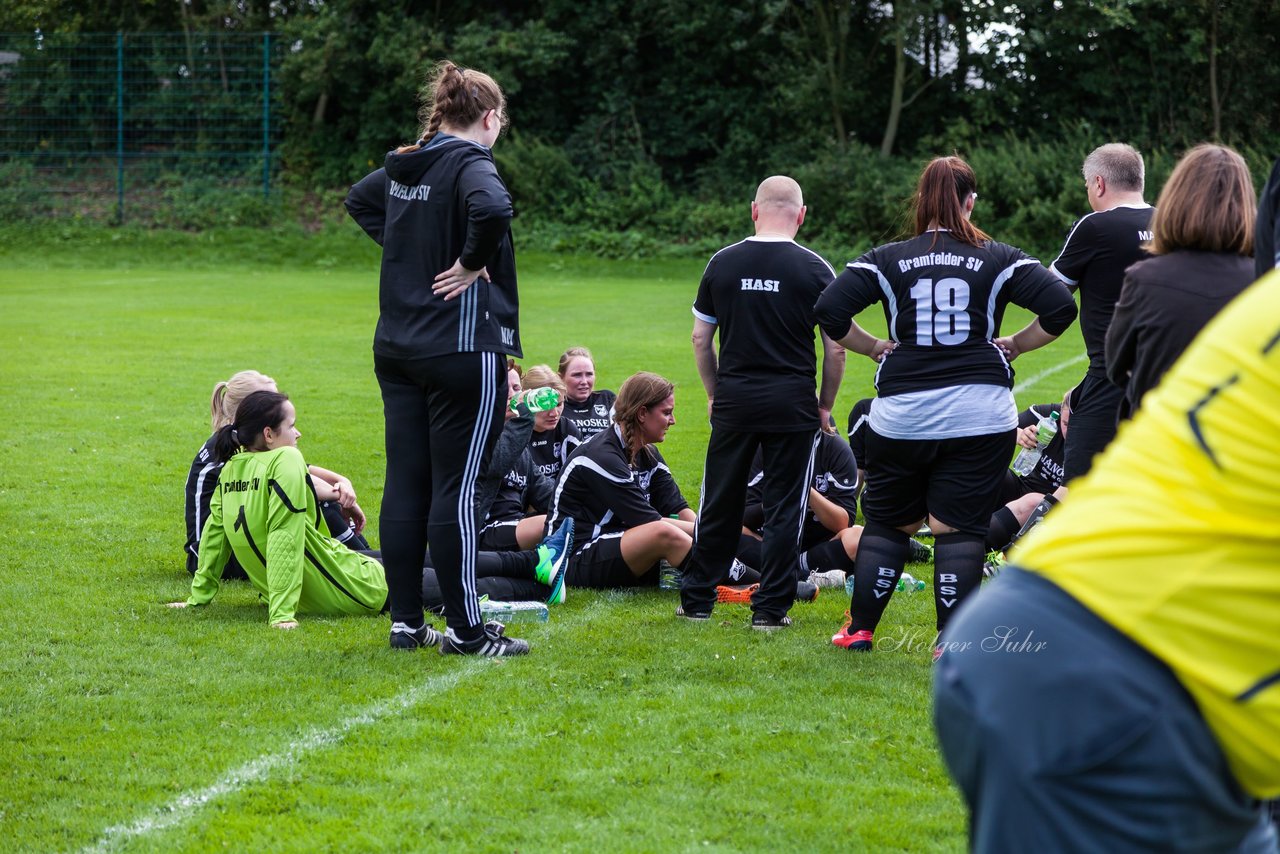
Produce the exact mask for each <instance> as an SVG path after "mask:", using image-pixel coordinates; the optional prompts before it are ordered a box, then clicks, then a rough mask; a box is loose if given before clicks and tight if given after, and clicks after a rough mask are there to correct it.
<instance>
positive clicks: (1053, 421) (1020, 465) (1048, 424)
mask: <svg viewBox="0 0 1280 854" xmlns="http://www.w3.org/2000/svg"><path fill="white" fill-rule="evenodd" d="M1057 434H1058V413H1056V412H1051V413H1049V414H1048V415H1046V416H1045V417H1044V418H1041V419H1040V424H1039V425H1038V426H1037V427H1036V446H1035V447H1034V448H1019V449H1018V455H1017V456H1016V457H1014V458H1013V466H1012V468H1013V473H1014V474H1016V475H1018V476H1019V477H1026V476H1027V475H1029V474H1031V472H1033V471H1034V470H1035V467H1036V463H1038V462H1040V455H1041V454H1043V453H1044V449H1045V448H1047V447H1049V443H1050V442H1052V441H1053V437H1054V436H1056V435H1057Z"/></svg>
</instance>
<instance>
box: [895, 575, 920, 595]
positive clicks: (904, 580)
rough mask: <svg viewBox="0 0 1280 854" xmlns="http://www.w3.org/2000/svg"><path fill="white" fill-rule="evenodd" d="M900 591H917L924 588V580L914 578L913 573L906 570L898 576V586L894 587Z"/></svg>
mask: <svg viewBox="0 0 1280 854" xmlns="http://www.w3.org/2000/svg"><path fill="white" fill-rule="evenodd" d="M894 589H895V590H898V591H899V592H904V591H905V592H907V593H915V592H916V591H917V590H923V589H924V582H923V581H921V580H920V579H918V578H913V577H912V575H911V573H909V572H904V573H902V575H901V577H899V578H898V584H897V587H895V588H894Z"/></svg>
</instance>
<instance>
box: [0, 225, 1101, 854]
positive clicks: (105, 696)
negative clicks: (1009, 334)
mask: <svg viewBox="0 0 1280 854" xmlns="http://www.w3.org/2000/svg"><path fill="white" fill-rule="evenodd" d="M145 243H146V241H145V240H144V241H141V244H142V245H140V248H137V250H136V251H131V252H129V253H121V252H120V251H117V250H112V249H111V248H110V247H107V248H102V247H101V246H98V247H90V248H89V249H85V248H84V247H82V246H78V245H77V244H75V243H74V242H70V243H68V244H67V245H65V246H64V247H63V249H64V251H60V252H51V251H49V248H48V246H45V247H43V248H41V249H30V250H25V251H24V249H25V248H24V247H22V246H14V245H10V246H9V247H8V248H7V249H5V250H3V252H2V253H0V262H2V264H0V362H2V363H3V365H4V368H3V372H2V375H0V419H3V422H4V424H5V437H6V440H5V442H4V443H3V446H2V447H0V530H3V531H4V532H5V537H4V545H3V555H4V561H3V564H4V574H3V580H2V582H0V584H2V585H3V587H2V590H3V604H2V605H0V721H3V724H2V725H0V840H3V842H2V843H0V844H2V845H3V847H4V848H5V849H6V850H32V851H45V850H86V849H95V850H107V849H126V850H166V851H167V850H208V849H211V848H214V847H222V848H227V849H229V850H245V849H262V850H268V849H269V850H303V849H305V850H327V849H341V850H379V849H381V850H385V849H392V848H394V849H397V850H445V849H451V850H466V851H473V850H493V851H514V850H520V851H545V850H606V851H614V850H622V851H668V850H694V849H696V850H699V851H704V850H721V851H730V850H748V849H753V850H779V849H783V848H790V849H793V850H798V851H809V850H835V849H845V848H847V849H852V850H888V851H894V850H897V851H924V850H960V849H962V848H963V847H964V840H965V819H964V812H963V809H962V806H961V803H960V800H959V798H958V797H957V795H956V794H955V792H954V790H953V789H952V788H951V786H950V784H949V782H948V780H947V777H946V774H945V772H944V770H943V767H942V765H941V762H940V759H939V757H938V755H937V751H936V747H935V744H934V739H933V734H932V728H931V725H930V722H929V679H930V657H929V653H928V644H929V641H930V640H931V637H932V624H933V614H932V610H933V609H932V596H931V594H930V593H929V592H927V591H926V592H924V593H921V594H916V595H912V596H907V595H899V596H897V597H895V598H894V600H893V602H892V604H891V605H890V608H889V610H888V612H887V614H886V617H885V622H884V623H883V624H882V627H881V631H880V633H879V637H880V639H881V648H880V649H879V650H878V651H877V652H876V653H874V654H872V655H863V656H857V655H851V654H848V653H845V652H843V651H841V650H837V649H835V648H833V647H831V646H830V644H829V643H828V639H829V637H830V635H831V634H832V632H833V631H834V630H835V629H836V628H837V627H838V625H839V622H840V617H841V614H842V612H843V611H844V610H845V608H846V607H847V601H846V600H845V598H844V597H843V595H833V594H832V591H825V592H824V595H823V596H822V597H821V598H820V599H819V600H818V601H817V602H816V603H813V604H810V605H797V606H796V608H795V609H794V610H793V612H792V614H793V617H794V618H795V619H796V625H795V626H794V627H793V629H791V630H790V631H787V632H784V633H781V634H779V635H777V636H767V637H760V636H758V635H757V633H753V632H750V631H749V630H747V628H746V626H747V622H748V615H749V611H748V610H747V609H745V608H743V607H740V606H722V607H721V608H719V609H718V610H717V612H716V618H715V619H714V620H713V621H712V622H711V623H710V624H707V625H686V624H683V623H678V622H677V621H676V620H675V619H673V618H672V611H673V609H674V607H675V604H676V603H675V600H674V598H673V595H672V594H669V593H663V592H659V591H645V592H637V593H630V594H622V593H593V592H588V591H578V590H572V591H570V596H569V601H568V603H567V604H566V605H564V606H563V607H559V608H557V609H555V611H554V613H553V615H552V619H551V621H550V622H549V623H546V624H542V625H537V626H533V627H529V628H525V627H523V626H521V627H520V631H518V632H517V631H514V630H513V634H518V635H521V636H524V637H527V638H528V639H529V640H530V641H531V642H532V644H533V647H534V649H533V654H532V655H531V656H530V657H528V658H527V659H523V660H512V661H496V662H494V661H472V660H467V661H457V660H452V659H444V658H442V657H440V656H438V655H434V654H415V655H407V654H393V653H392V652H391V651H390V650H388V649H387V630H388V625H389V624H388V621H387V619H386V618H385V617H382V618H372V619H360V618H346V619H316V618H311V619H307V618H304V621H303V623H302V626H301V627H300V628H299V629H298V630H297V631H294V632H287V633H281V632H276V631H272V630H270V629H269V628H268V627H267V625H266V612H265V608H264V607H263V606H260V605H259V604H257V602H256V600H255V597H254V596H253V595H252V594H251V592H250V590H249V588H248V587H247V585H244V584H229V585H227V586H226V587H224V590H223V592H222V594H221V595H220V596H219V597H218V599H217V601H216V602H215V603H214V604H213V605H212V606H211V607H209V608H207V609H202V610H200V611H198V612H177V611H172V610H169V609H166V608H164V607H163V605H162V603H164V602H166V601H169V600H173V599H177V598H181V597H183V596H184V595H185V593H186V591H187V589H188V585H189V578H188V576H187V574H186V573H185V572H184V571H183V558H182V554H181V546H182V541H183V528H182V521H181V517H182V500H183V496H182V485H183V479H184V477H185V475H186V470H187V467H188V465H189V463H190V460H191V457H192V455H193V454H194V452H195V451H196V449H197V448H198V447H199V446H200V443H201V442H203V440H204V439H205V438H206V436H207V435H208V432H209V425H208V414H207V400H208V396H209V391H210V389H211V387H212V385H213V383H214V382H215V381H217V380H218V379H222V378H225V377H227V376H228V375H230V374H231V373H233V372H234V371H236V370H239V369H242V368H246V367H254V368H257V369H259V370H262V371H264V372H266V373H268V374H270V375H272V376H274V377H275V378H276V379H277V380H278V382H279V384H280V387H281V388H282V389H283V390H285V391H287V392H288V393H289V394H290V395H291V396H292V397H293V399H294V401H295V403H296V405H297V408H298V412H299V422H298V426H299V428H300V430H301V431H302V433H303V438H302V441H301V443H300V447H301V448H302V450H303V453H304V454H305V455H306V456H307V459H308V460H309V461H312V462H316V463H319V464H321V465H324V466H326V467H329V468H332V469H336V470H338V471H341V472H343V473H345V474H347V475H348V476H350V477H351V479H352V480H353V481H354V483H355V485H356V488H357V490H358V491H359V495H360V500H361V504H362V505H363V506H364V508H365V509H366V511H368V512H369V516H370V520H371V525H370V530H371V531H372V533H373V536H374V538H376V531H377V527H376V518H377V512H378V507H379V499H380V492H381V482H382V476H383V473H382V461H381V460H382V455H381V429H382V419H381V411H380V401H379V397H378V390H377V386H376V383H375V381H374V378H373V371H372V358H371V353H370V340H371V336H372V330H373V324H374V321H375V318H376V311H377V307H376V306H377V296H376V289H377V286H376V278H377V276H376V266H375V265H374V264H372V263H371V264H369V265H368V266H364V265H361V266H351V265H345V266H344V265H342V264H338V265H334V264H324V263H307V262H306V260H305V259H307V258H311V259H313V260H314V259H323V258H325V257H327V256H326V252H325V248H324V247H323V246H314V247H309V248H304V249H302V250H300V251H298V252H297V253H295V254H296V255H297V256H298V257H300V258H302V259H304V260H303V261H302V262H300V263H298V264H290V265H284V264H260V263H254V264H250V265H244V264H239V263H237V262H236V261H235V260H234V258H233V257H230V258H223V259H218V260H210V258H209V257H207V256H205V255H201V254H200V253H199V252H190V253H185V252H172V251H166V252H161V251H158V250H150V251H149V250H148V249H147V247H146V245H145ZM230 254H231V255H232V256H234V251H231V253H230ZM520 260H521V273H522V279H521V291H522V303H523V314H522V330H523V337H524V342H525V351H526V354H527V357H526V359H525V360H524V363H525V364H526V365H529V364H533V363H536V362H553V361H554V359H555V357H556V356H557V355H558V354H559V353H560V352H561V351H562V350H563V349H564V348H565V347H567V346H569V345H573V344H585V345H587V346H589V347H591V348H592V349H593V350H594V351H595V354H596V357H597V369H598V372H599V375H600V377H599V378H600V385H601V386H602V387H610V388H615V389H616V388H617V387H618V385H619V384H620V383H621V381H622V380H623V379H624V378H625V377H626V376H627V375H628V374H629V373H630V372H632V371H634V370H639V369H642V368H643V369H649V370H655V371H658V372H659V373H663V374H665V375H667V376H669V377H671V378H672V379H673V380H675V381H676V383H677V392H676V403H677V412H676V414H677V419H678V424H677V425H676V427H675V428H674V429H673V430H672V432H671V434H670V436H669V438H668V441H667V443H666V445H665V446H664V448H663V451H664V453H665V454H666V456H667V458H668V460H669V461H670V463H671V465H672V468H673V470H674V472H675V474H676V476H677V479H678V481H679V482H680V484H681V486H682V487H683V489H684V491H685V493H686V495H687V496H689V497H690V498H691V500H692V499H696V496H697V494H698V486H699V479H700V477H701V462H702V454H703V451H704V448H705V443H706V434H707V428H706V423H705V421H706V419H705V403H706V400H705V397H704V395H703V393H702V389H701V386H700V384H699V383H698V381H697V377H696V373H695V370H694V366H693V360H692V357H691V352H690V347H689V343H688V338H689V331H690V327H691V316H690V314H689V305H690V303H691V302H692V298H693V293H694V290H695V288H696V284H697V279H698V276H699V274H700V272H701V269H702V261H701V260H696V261H688V262H681V261H661V262H630V263H605V262H599V261H594V260H589V259H576V258H553V257H535V256H522V257H521V259H520ZM864 319H866V318H864ZM1023 320H1025V315H1021V314H1014V315H1013V316H1012V319H1011V320H1010V321H1007V324H1006V325H1007V326H1008V327H1009V328H1012V324H1013V323H1019V324H1020V323H1021V322H1022V321H1023ZM868 325H869V326H872V327H874V326H878V325H879V324H878V323H868ZM1080 349H1081V347H1080V342H1079V333H1078V332H1077V331H1075V330H1074V329H1073V330H1071V331H1070V332H1068V334H1067V335H1066V336H1064V340H1062V341H1060V342H1058V343H1056V344H1055V345H1053V346H1052V347H1050V348H1048V349H1047V350H1045V351H1042V352H1037V353H1032V354H1028V355H1027V356H1025V357H1023V359H1022V360H1020V361H1019V363H1018V368H1019V378H1020V381H1021V382H1022V383H1023V385H1021V386H1020V387H1019V402H1020V403H1021V404H1022V405H1026V404H1028V403H1032V402H1037V401H1040V400H1056V399H1057V398H1058V397H1060V396H1061V393H1062V391H1063V390H1064V389H1065V388H1066V387H1067V386H1068V385H1070V384H1071V383H1072V382H1073V381H1074V380H1075V379H1076V378H1077V377H1078V376H1079V375H1080V374H1082V373H1083V363H1082V362H1081V357H1080V356H1079V351H1080ZM873 368H874V366H873V364H872V363H871V362H870V361H868V360H866V359H863V358H861V357H852V356H851V357H850V363H849V369H848V372H847V376H846V380H845V383H844V387H843V390H842V393H841V397H840V405H839V407H838V409H839V411H840V413H842V414H844V413H847V412H848V409H849V407H850V405H851V404H852V403H853V402H854V401H855V400H856V399H857V398H858V397H860V396H864V395H866V394H868V393H869V392H870V389H871V377H872V372H873ZM1028 383H1030V385H1028Z"/></svg>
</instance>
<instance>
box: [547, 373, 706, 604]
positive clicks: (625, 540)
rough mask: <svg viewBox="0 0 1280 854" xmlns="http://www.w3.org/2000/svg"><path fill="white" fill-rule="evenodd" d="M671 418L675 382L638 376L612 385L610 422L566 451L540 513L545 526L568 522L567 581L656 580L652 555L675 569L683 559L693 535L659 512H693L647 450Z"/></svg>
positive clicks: (599, 584) (685, 515)
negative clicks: (546, 508) (547, 509)
mask: <svg viewBox="0 0 1280 854" xmlns="http://www.w3.org/2000/svg"><path fill="white" fill-rule="evenodd" d="M675 423H676V419H675V387H674V386H673V385H672V384H671V383H670V382H668V381H667V380H665V379H663V378H662V377H660V376H658V375H656V374H651V373H643V372H642V373H638V374H635V375H634V376H632V377H629V378H628V379H627V381H626V382H624V383H623V384H622V388H621V389H620V390H619V394H618V399H617V401H616V403H615V421H614V424H613V425H612V426H611V427H610V428H609V429H607V430H604V431H602V432H600V433H597V434H596V435H595V436H593V437H592V438H591V439H589V440H588V441H586V442H584V443H583V444H581V445H579V446H578V448H577V449H576V450H575V451H574V452H573V454H572V455H571V456H570V458H569V462H568V463H567V464H566V465H565V467H564V471H563V472H562V473H561V475H560V480H559V482H558V483H557V484H556V491H555V498H554V501H553V503H552V507H551V513H550V516H549V517H548V525H549V526H551V528H552V529H553V530H555V529H557V528H558V526H559V525H560V524H562V522H563V521H564V520H565V519H573V520H574V523H575V531H576V538H577V539H576V543H575V549H574V552H573V554H572V555H571V556H570V558H569V570H568V578H567V583H568V584H569V585H571V586H573V587H595V588H605V587H638V586H645V585H650V586H652V585H657V583H658V562H659V561H660V560H666V561H667V562H668V563H670V564H672V565H673V566H680V565H681V564H683V563H684V561H685V558H687V557H688V554H689V549H690V547H691V546H692V544H693V538H692V537H690V536H689V534H688V533H686V532H685V531H684V530H682V529H681V528H679V527H677V526H675V525H672V524H670V523H669V522H668V520H667V519H666V517H668V516H677V517H679V518H680V519H683V520H686V521H689V522H692V521H693V520H694V518H695V515H694V512H693V511H692V510H691V509H690V508H689V504H688V502H686V501H685V500H684V496H683V495H681V494H680V488H679V487H678V486H677V485H676V482H675V479H674V478H672V476H671V470H670V469H669V468H667V464H666V461H665V460H663V458H662V454H660V453H658V449H657V448H655V447H654V445H656V444H658V443H660V442H662V441H663V440H664V439H665V438H666V435H667V430H669V429H670V428H671V426H672V425H673V424H675Z"/></svg>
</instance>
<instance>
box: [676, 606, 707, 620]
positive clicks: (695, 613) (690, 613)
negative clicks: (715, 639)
mask: <svg viewBox="0 0 1280 854" xmlns="http://www.w3.org/2000/svg"><path fill="white" fill-rule="evenodd" d="M676 616H677V617H679V618H680V619H682V620H689V621H690V622H694V623H705V622H706V621H707V620H710V619H711V609H710V608H705V609H704V608H685V607H684V606H683V605H680V606H679V607H677V608H676Z"/></svg>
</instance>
